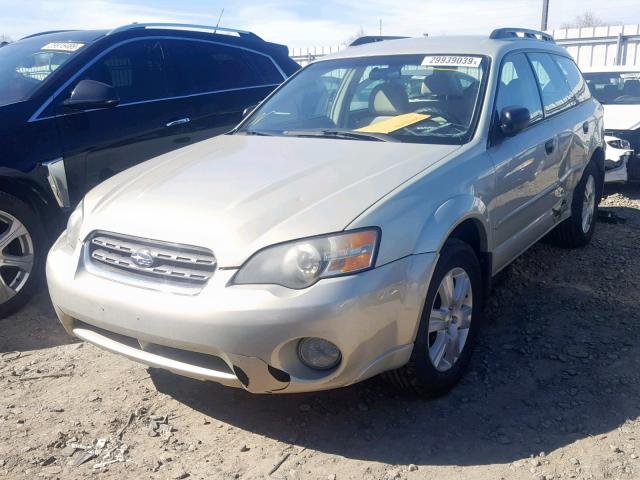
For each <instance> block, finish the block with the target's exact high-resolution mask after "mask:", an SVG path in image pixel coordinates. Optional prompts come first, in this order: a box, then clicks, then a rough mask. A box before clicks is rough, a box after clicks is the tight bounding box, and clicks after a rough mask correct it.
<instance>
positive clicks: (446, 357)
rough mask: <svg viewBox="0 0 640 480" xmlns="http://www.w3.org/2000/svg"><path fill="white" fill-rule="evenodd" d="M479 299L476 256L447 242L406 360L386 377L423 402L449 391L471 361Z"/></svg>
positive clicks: (466, 247)
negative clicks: (406, 361)
mask: <svg viewBox="0 0 640 480" xmlns="http://www.w3.org/2000/svg"><path fill="white" fill-rule="evenodd" d="M482 301H483V293H482V274H481V269H480V262H479V261H478V257H477V256H476V254H475V252H474V251H473V249H472V248H471V247H470V246H469V245H468V244H467V243H465V242H463V241H461V240H457V239H450V240H448V241H447V243H446V244H445V246H444V247H443V249H442V251H441V253H440V259H439V260H438V263H437V265H436V268H435V270H434V273H433V276H432V278H431V283H430V285H429V289H428V291H427V297H426V301H425V306H424V309H423V313H422V318H421V320H420V325H419V327H418V333H417V335H416V340H415V343H414V346H413V352H412V354H411V359H410V360H409V362H408V363H407V365H405V366H404V367H402V368H400V369H398V370H394V371H392V372H389V373H388V378H389V379H391V381H392V382H393V383H395V384H396V385H397V386H399V387H401V388H403V389H406V390H411V391H413V392H415V393H417V394H418V395H420V396H422V397H426V398H432V397H438V396H440V395H444V394H445V393H447V392H448V391H449V390H451V389H452V388H453V387H454V386H455V385H456V384H457V383H458V382H459V381H460V378H462V376H463V374H464V373H465V371H466V370H467V367H468V365H469V362H470V360H471V354H472V352H473V349H474V346H475V343H476V337H477V332H478V328H479V327H480V324H481V316H482Z"/></svg>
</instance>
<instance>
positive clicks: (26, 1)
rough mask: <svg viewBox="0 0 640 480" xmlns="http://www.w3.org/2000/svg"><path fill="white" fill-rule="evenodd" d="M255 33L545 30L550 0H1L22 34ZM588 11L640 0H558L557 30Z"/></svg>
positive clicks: (298, 42) (310, 35) (636, 16)
mask: <svg viewBox="0 0 640 480" xmlns="http://www.w3.org/2000/svg"><path fill="white" fill-rule="evenodd" d="M222 8H224V9H225V10H224V15H223V17H222V21H221V23H220V25H221V26H227V27H234V28H239V29H243V30H250V31H253V32H255V33H256V34H258V35H260V36H261V37H263V38H264V39H266V40H269V41H274V42H278V43H283V44H286V45H288V46H289V47H319V46H330V45H331V46H332V45H339V44H341V43H342V42H344V41H345V40H347V39H348V38H349V37H351V36H353V35H354V34H355V33H356V32H357V31H359V30H360V29H362V30H364V32H365V33H367V34H370V35H374V34H378V30H379V21H380V19H382V32H383V34H385V35H405V36H420V35H423V34H424V33H428V34H429V35H432V36H433V35H453V34H462V33H466V34H488V33H489V32H490V31H491V30H492V29H493V28H497V27H504V26H519V27H529V28H539V27H540V15H541V10H542V0H457V1H456V0H448V1H447V0H315V1H308V0H287V1H285V0H262V1H253V0H236V1H233V2H230V1H225V0H129V1H124V0H22V1H16V0H0V34H5V35H9V36H10V37H11V38H13V39H14V40H15V39H19V38H21V37H23V36H25V35H29V34H31V33H35V32H40V31H45V30H58V29H67V28H68V29H92V28H112V27H116V26H120V25H124V24H127V23H131V22H135V21H137V22H158V21H164V22H178V23H195V24H205V25H214V24H215V23H216V22H217V20H218V16H219V14H220V12H221V10H222ZM585 11H591V12H593V13H594V14H595V15H596V16H597V17H599V18H600V19H601V20H603V21H606V22H610V23H613V24H638V23H640V0H550V9H549V28H551V29H553V28H560V26H561V25H562V24H563V23H566V22H570V21H571V20H573V19H574V17H575V16H576V15H578V14H580V13H583V12H585Z"/></svg>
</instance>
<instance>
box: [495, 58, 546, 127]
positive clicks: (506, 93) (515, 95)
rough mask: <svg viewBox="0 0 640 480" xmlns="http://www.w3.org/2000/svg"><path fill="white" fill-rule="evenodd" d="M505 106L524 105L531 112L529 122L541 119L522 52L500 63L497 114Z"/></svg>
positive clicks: (534, 85)
mask: <svg viewBox="0 0 640 480" xmlns="http://www.w3.org/2000/svg"><path fill="white" fill-rule="evenodd" d="M505 107H525V108H528V109H529V113H530V114H531V123H533V122H536V121H538V120H540V119H542V105H541V103H540V94H539V93H538V86H537V85H536V79H535V78H534V76H533V71H532V70H531V65H529V61H528V60H527V58H526V57H525V56H524V54H522V53H517V54H514V55H511V56H509V57H507V59H506V60H505V61H504V62H503V64H502V71H501V72H500V84H499V86H498V97H497V99H496V112H497V114H498V115H499V114H500V112H501V111H502V109H503V108H505Z"/></svg>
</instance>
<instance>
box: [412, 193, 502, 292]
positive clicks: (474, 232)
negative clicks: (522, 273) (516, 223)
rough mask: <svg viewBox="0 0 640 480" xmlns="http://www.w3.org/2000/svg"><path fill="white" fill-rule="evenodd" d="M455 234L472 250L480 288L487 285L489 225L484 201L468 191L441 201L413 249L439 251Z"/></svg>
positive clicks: (490, 270) (490, 263)
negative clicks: (475, 257) (476, 263)
mask: <svg viewBox="0 0 640 480" xmlns="http://www.w3.org/2000/svg"><path fill="white" fill-rule="evenodd" d="M451 238H456V239H458V240H461V241H463V242H465V243H467V244H469V246H470V247H471V248H472V249H473V250H474V252H475V253H476V255H477V257H478V260H479V262H480V266H481V269H482V279H483V290H484V293H485V294H488V292H489V289H490V286H491V278H492V276H493V272H492V257H491V245H492V243H491V242H492V238H491V228H490V223H489V218H488V210H487V207H486V205H485V204H484V202H483V201H482V200H481V199H480V198H478V197H475V196H472V195H460V196H457V197H454V198H451V199H449V200H447V201H446V202H445V203H443V204H442V205H441V206H440V207H439V208H438V209H436V211H435V212H434V214H433V215H432V216H431V218H430V219H429V221H427V222H426V224H425V225H424V227H423V230H422V232H421V234H420V238H419V240H418V244H417V248H416V253H422V252H428V251H431V252H440V251H441V250H442V248H443V247H444V245H445V243H446V242H447V241H448V240H449V239H451Z"/></svg>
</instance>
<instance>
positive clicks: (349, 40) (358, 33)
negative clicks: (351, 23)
mask: <svg viewBox="0 0 640 480" xmlns="http://www.w3.org/2000/svg"><path fill="white" fill-rule="evenodd" d="M365 35H367V32H365V31H364V28H362V27H360V28H358V30H356V31H355V33H354V34H353V35H351V36H350V37H348V38H347V39H346V40H344V41H343V42H342V44H343V45H345V46H349V45H351V43H353V41H354V40H357V39H359V38H360V37H364V36H365Z"/></svg>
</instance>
